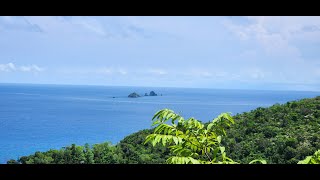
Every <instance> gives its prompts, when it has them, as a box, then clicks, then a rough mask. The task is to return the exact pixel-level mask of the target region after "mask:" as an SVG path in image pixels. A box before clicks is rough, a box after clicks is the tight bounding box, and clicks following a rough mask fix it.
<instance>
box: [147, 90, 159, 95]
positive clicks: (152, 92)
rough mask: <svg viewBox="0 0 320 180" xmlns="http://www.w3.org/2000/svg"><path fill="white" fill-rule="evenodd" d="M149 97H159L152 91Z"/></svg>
mask: <svg viewBox="0 0 320 180" xmlns="http://www.w3.org/2000/svg"><path fill="white" fill-rule="evenodd" d="M149 96H158V95H157V94H156V93H155V92H154V91H151V92H150V94H149Z"/></svg>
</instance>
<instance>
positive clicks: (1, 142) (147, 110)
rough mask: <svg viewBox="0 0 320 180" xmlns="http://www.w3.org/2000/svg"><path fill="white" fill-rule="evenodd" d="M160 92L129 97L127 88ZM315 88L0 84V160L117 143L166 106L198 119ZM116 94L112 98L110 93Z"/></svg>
mask: <svg viewBox="0 0 320 180" xmlns="http://www.w3.org/2000/svg"><path fill="white" fill-rule="evenodd" d="M151 90H153V91H155V92H156V93H158V94H162V95H163V96H156V97H151V96H148V97H141V98H134V99H133V98H128V97H127V96H128V94H130V93H131V92H137V93H139V94H141V95H144V93H145V92H148V93H149V92H150V91H151ZM317 95H319V93H316V92H298V91H289V92H288V91H256V90H215V89H184V88H154V87H153V88H147V87H107V86H66V85H17V84H0V163H6V161H7V160H9V159H11V158H13V159H16V158H18V157H20V156H23V155H29V154H31V153H34V152H35V151H46V150H49V149H50V148H56V149H59V148H61V147H63V146H67V145H70V144H72V143H76V144H79V145H84V144H85V143H89V144H95V143H102V142H105V141H110V142H112V143H113V144H116V143H117V142H119V141H120V140H121V139H122V138H124V137H125V136H127V135H129V134H131V133H133V132H137V131H139V130H141V129H145V128H150V127H151V126H150V125H151V118H152V116H153V114H154V113H155V112H156V111H158V110H160V109H162V108H170V109H173V110H174V111H176V112H179V113H181V114H182V115H183V116H184V117H191V116H193V117H195V118H197V119H199V120H201V121H203V122H207V121H209V120H212V119H213V118H214V117H215V116H216V115H218V114H220V113H221V112H231V113H233V114H236V113H241V112H244V111H250V110H253V109H255V108H257V107H260V106H262V107H267V106H270V105H272V104H275V103H285V102H287V101H291V100H298V99H302V98H309V97H315V96H317ZM113 97H115V98H113Z"/></svg>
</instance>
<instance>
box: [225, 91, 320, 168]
mask: <svg viewBox="0 0 320 180" xmlns="http://www.w3.org/2000/svg"><path fill="white" fill-rule="evenodd" d="M318 106H320V98H319V97H317V98H313V99H302V100H300V101H293V102H288V103H286V104H283V105H280V104H275V105H273V106H271V107H269V108H257V109H256V110H253V111H251V112H249V113H243V114H237V115H236V116H234V119H235V121H236V123H235V125H234V126H233V127H232V128H230V129H228V131H227V134H228V137H227V139H226V141H225V147H230V148H226V151H227V153H228V154H229V157H230V158H232V159H233V160H235V161H238V162H241V163H249V162H250V160H251V159H252V158H250V156H253V154H254V155H255V156H261V157H262V158H264V159H266V160H267V162H268V164H279V163H280V164H296V163H297V162H298V161H299V160H301V159H304V158H305V157H306V156H309V155H311V154H313V153H314V152H315V151H316V150H317V149H320V139H319V138H320V135H319V130H320V129H319V128H320V117H319V114H318V113H319V111H318V109H317V108H318ZM250 154H251V155H250ZM256 158H257V157H256Z"/></svg>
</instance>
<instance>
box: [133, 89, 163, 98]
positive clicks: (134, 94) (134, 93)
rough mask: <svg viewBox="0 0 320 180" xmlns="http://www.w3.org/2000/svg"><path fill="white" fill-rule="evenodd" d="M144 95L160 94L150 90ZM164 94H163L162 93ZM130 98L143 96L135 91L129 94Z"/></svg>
mask: <svg viewBox="0 0 320 180" xmlns="http://www.w3.org/2000/svg"><path fill="white" fill-rule="evenodd" d="M144 96H158V94H156V93H155V92H154V91H150V93H149V94H148V93H145V94H144ZM161 96H162V94H161ZM128 97H129V98H137V97H141V96H140V95H139V94H138V93H136V92H133V93H131V94H129V95H128Z"/></svg>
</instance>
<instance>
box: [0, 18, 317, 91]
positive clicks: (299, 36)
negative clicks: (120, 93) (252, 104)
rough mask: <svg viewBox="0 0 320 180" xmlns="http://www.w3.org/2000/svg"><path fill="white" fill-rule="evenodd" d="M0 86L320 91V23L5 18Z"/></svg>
mask: <svg viewBox="0 0 320 180" xmlns="http://www.w3.org/2000/svg"><path fill="white" fill-rule="evenodd" d="M0 83H34V84H81V85H108V86H157V87H192V88H217V89H263V90H299V91H300V90H301V91H320V17H312V16H309V17H306V16H303V17H297V16H294V17H286V16H281V17H277V16H271V17H261V16H259V17H238V16H219V17H206V16H203V17H192V16H188V17H182V16H181V17H180V16H175V17H170V16H164V17H160V16H152V17H149V16H139V17H134V16H130V17H127V16H120V17H117V16H112V17H103V16H101V17H92V16H88V17H81V16H76V17H70V16H61V17H60V16H45V17H41V16H27V17H23V16H19V17H6V16H0Z"/></svg>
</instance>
